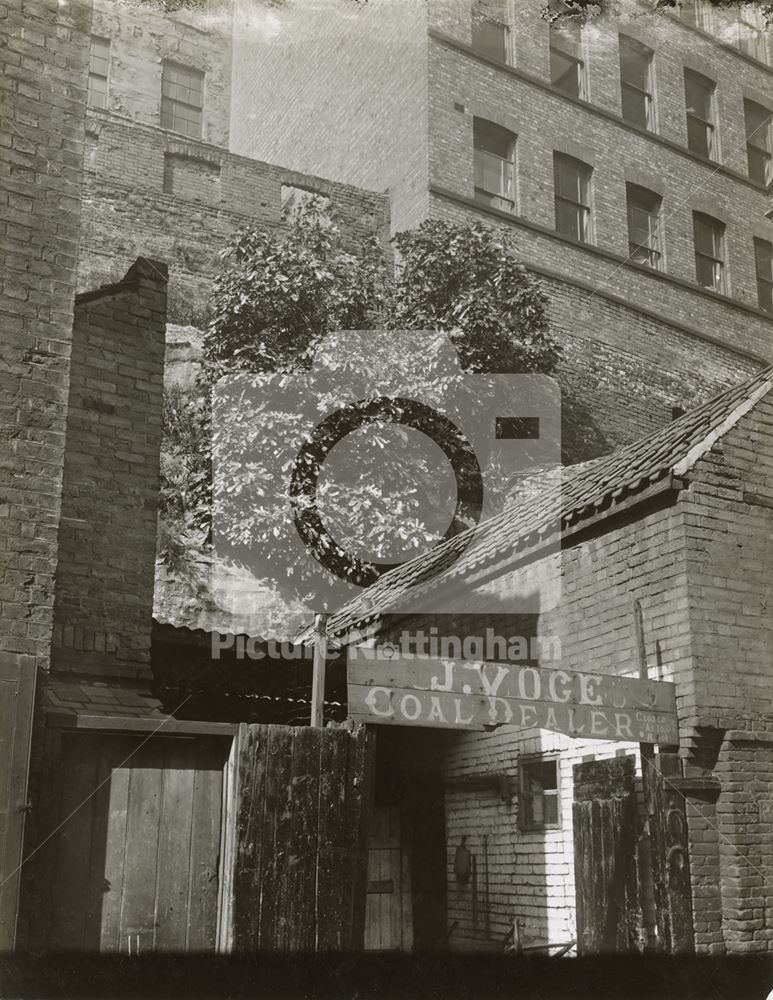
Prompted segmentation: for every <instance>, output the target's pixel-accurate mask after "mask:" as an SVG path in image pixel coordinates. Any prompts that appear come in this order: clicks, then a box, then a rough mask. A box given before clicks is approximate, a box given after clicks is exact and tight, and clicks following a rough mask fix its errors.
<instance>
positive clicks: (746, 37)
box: [736, 5, 768, 63]
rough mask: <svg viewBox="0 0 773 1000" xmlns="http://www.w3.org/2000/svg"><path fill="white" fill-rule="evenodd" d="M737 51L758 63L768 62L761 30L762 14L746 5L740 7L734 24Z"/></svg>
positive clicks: (765, 41) (765, 42)
mask: <svg viewBox="0 0 773 1000" xmlns="http://www.w3.org/2000/svg"><path fill="white" fill-rule="evenodd" d="M736 40H737V44H738V49H739V51H741V52H743V53H744V54H745V55H747V56H751V58H752V59H756V60H757V61H758V62H762V63H767V62H768V51H767V49H768V46H767V39H766V38H765V31H764V28H763V20H762V12H761V11H760V10H755V9H754V7H752V6H750V5H747V6H745V7H742V8H741V10H740V13H739V15H738V21H737V23H736Z"/></svg>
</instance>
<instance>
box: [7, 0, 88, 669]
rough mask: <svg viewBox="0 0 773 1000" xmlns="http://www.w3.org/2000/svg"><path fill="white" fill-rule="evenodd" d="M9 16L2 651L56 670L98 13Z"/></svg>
mask: <svg viewBox="0 0 773 1000" xmlns="http://www.w3.org/2000/svg"><path fill="white" fill-rule="evenodd" d="M5 14H6V16H5V17H4V18H3V20H2V21H0V40H2V56H1V57H0V58H1V59H2V62H3V76H2V87H3V91H4V112H3V115H4V119H5V121H4V126H3V131H2V134H0V170H1V171H2V180H3V185H2V186H3V194H2V196H0V198H2V203H3V221H4V226H3V235H2V251H3V275H2V289H1V292H0V294H1V297H0V309H2V322H3V337H2V357H3V364H2V365H0V390H1V392H2V404H1V405H0V420H2V427H3V440H4V445H3V472H4V476H3V478H4V488H3V496H2V500H0V513H1V515H2V517H1V518H0V525H2V548H3V549H4V550H5V557H4V560H3V575H2V592H1V596H0V601H1V603H0V649H2V651H3V652H2V655H3V656H9V657H11V658H12V659H15V658H19V657H22V658H26V657H32V658H33V660H34V661H35V662H36V663H37V666H38V667H39V668H41V669H47V667H48V663H49V649H50V641H51V627H52V611H51V606H52V602H53V577H54V570H55V568H56V555H57V524H58V516H59V506H60V493H61V479H62V461H63V457H64V437H63V435H64V426H65V416H66V412H67V387H68V377H69V355H70V341H71V334H72V303H73V298H74V295H75V265H76V257H77V253H78V226H79V218H80V199H79V195H80V185H81V178H82V157H83V138H84V133H83V129H84V121H83V119H84V108H85V86H86V59H87V37H88V35H87V33H88V30H89V22H90V10H89V7H88V5H87V4H81V3H76V4H70V5H67V6H61V5H59V4H57V2H56V0H24V2H23V3H18V2H17V3H13V4H11V5H10V6H9V7H7V8H6V11H5ZM54 51H56V53H57V55H56V58H54Z"/></svg>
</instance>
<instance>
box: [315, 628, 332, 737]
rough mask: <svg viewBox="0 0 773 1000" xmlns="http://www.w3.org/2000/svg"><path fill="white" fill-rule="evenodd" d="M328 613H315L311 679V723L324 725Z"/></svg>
mask: <svg viewBox="0 0 773 1000" xmlns="http://www.w3.org/2000/svg"><path fill="white" fill-rule="evenodd" d="M327 619H328V616H327V615H314V673H313V675H312V681H311V724H312V726H322V725H324V715H325V666H326V662H327Z"/></svg>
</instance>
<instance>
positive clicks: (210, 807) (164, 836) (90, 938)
mask: <svg viewBox="0 0 773 1000" xmlns="http://www.w3.org/2000/svg"><path fill="white" fill-rule="evenodd" d="M229 742H230V741H228V740H223V739H221V738H217V737H202V736H198V737H196V738H195V739H186V738H180V737H162V736H152V737H150V738H148V737H143V736H136V735H135V736H117V735H110V734H81V733H78V734H65V735H63V736H62V744H61V758H60V768H59V772H58V773H59V782H60V799H59V805H58V809H57V810H56V813H55V816H56V822H55V829H56V833H55V835H54V836H53V837H52V839H51V841H50V847H49V849H48V852H47V853H48V866H47V871H46V877H47V878H48V893H47V900H46V901H45V904H44V905H45V906H46V914H47V933H46V940H45V944H46V946H47V947H48V948H50V949H53V950H85V951H102V952H122V953H124V954H126V953H129V954H144V953H147V952H149V951H189V952H190V951H213V950H214V948H215V938H216V932H217V919H218V889H219V882H220V842H221V822H222V816H223V775H224V768H225V764H226V761H227V758H228V751H229Z"/></svg>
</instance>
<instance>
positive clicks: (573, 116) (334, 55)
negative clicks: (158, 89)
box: [231, 0, 773, 461]
mask: <svg viewBox="0 0 773 1000" xmlns="http://www.w3.org/2000/svg"><path fill="white" fill-rule="evenodd" d="M710 7H711V5H703V4H701V5H700V9H699V10H698V11H696V10H695V8H694V7H693V6H690V5H687V4H686V5H684V6H681V7H679V8H675V9H674V10H673V11H667V10H654V9H653V6H652V5H650V4H646V3H633V2H631V3H628V4H626V5H622V6H620V5H618V9H619V10H620V11H621V13H620V14H619V15H616V16H611V15H610V16H599V17H597V18H595V19H588V20H587V21H586V23H584V24H583V25H582V26H581V25H580V24H579V23H578V22H577V19H576V18H561V19H558V20H556V21H554V22H552V23H549V21H548V20H547V19H546V18H545V17H543V16H542V14H541V7H540V5H539V4H533V5H530V6H529V5H527V6H526V7H524V6H523V5H519V6H517V5H515V4H512V3H510V2H509V0H491V2H485V3H483V2H481V4H480V5H479V6H477V7H475V8H473V6H472V5H471V4H470V3H467V2H465V0H438V2H434V3H430V4H423V3H418V2H414V0H401V2H400V3H397V4H394V3H393V4H388V5H374V4H357V5H355V4H349V3H343V2H342V3H339V4H324V5H317V6H314V7H313V8H312V9H309V8H308V5H304V4H302V3H289V4H283V5H281V6H274V5H268V4H266V5H263V4H261V3H259V2H257V0H237V2H236V4H235V13H234V23H235V35H234V46H235V47H234V76H233V92H232V128H231V148H232V149H233V150H234V151H236V152H238V153H241V154H245V155H249V156H258V157H261V158H263V159H268V160H273V161H276V162H281V163H285V164H287V165H288V166H291V167H296V168H301V167H303V169H312V170H314V171H315V172H319V173H322V174H324V175H326V176H331V177H336V178H339V179H340V180H343V181H347V182H349V183H355V184H364V185H365V186H367V187H370V188H375V189H377V190H383V189H387V190H388V191H389V194H390V199H391V206H392V222H393V229H394V230H401V229H406V228H410V227H412V226H415V225H417V224H418V223H419V222H421V220H423V219H425V218H438V219H448V220H469V219H479V220H483V221H485V222H487V223H488V224H490V225H492V226H494V227H496V228H500V229H502V230H504V231H506V232H507V233H509V234H510V235H512V236H513V237H514V238H515V240H516V242H517V245H518V247H519V249H520V252H521V254H522V255H523V258H524V260H525V262H526V263H527V264H528V266H529V267H530V268H531V269H532V270H533V271H534V272H535V273H536V274H537V275H539V276H540V277H541V279H542V281H543V283H544V286H545V290H546V292H547V294H548V296H549V298H550V300H551V307H550V319H551V322H552V325H553V329H554V331H555V332H556V333H557V334H558V336H559V339H560V340H561V342H562V343H563V345H564V351H565V354H564V360H563V362H562V365H561V368H560V371H559V378H560V381H561V383H562V388H563V390H564V405H565V407H566V408H567V411H568V412H569V413H571V417H572V419H571V420H570V421H568V422H567V438H569V437H572V438H573V439H572V440H571V441H570V442H569V443H570V449H569V457H570V458H571V459H572V460H574V461H577V460H581V459H583V458H586V457H591V456H593V455H594V454H599V453H603V452H604V451H608V450H609V449H610V448H612V447H615V446H617V445H619V444H622V443H625V442H628V441H631V440H633V439H635V438H636V437H638V436H641V435H642V434H646V433H648V432H649V431H651V430H653V429H655V428H656V427H658V426H661V425H662V424H663V422H664V421H666V420H668V419H670V417H671V414H672V410H673V408H674V407H678V408H680V409H684V408H686V406H687V405H689V404H690V403H691V402H692V401H694V400H695V399H696V398H702V397H705V396H706V395H709V394H711V393H712V392H714V391H717V390H718V389H720V388H722V387H724V386H727V385H729V384H731V383H732V382H733V381H734V380H736V379H738V378H741V377H743V376H744V375H745V374H748V373H751V372H753V371H754V370H756V369H757V368H759V367H760V366H761V365H764V363H767V362H768V361H769V360H770V357H771V355H770V336H771V301H770V288H771V285H770V278H771V272H770V268H771V264H770V248H771V242H773V225H772V224H771V222H770V220H768V219H766V218H765V212H766V211H767V210H768V209H769V207H770V203H769V196H768V193H767V192H766V185H768V186H769V184H770V180H771V175H770V163H771V160H770V152H771V149H773V146H771V132H770V120H769V116H770V112H771V109H772V108H773V101H772V100H771V83H772V82H773V68H772V67H771V56H770V32H769V31H768V32H767V33H766V32H764V31H763V30H762V25H761V23H759V14H758V12H755V11H754V9H753V8H752V7H751V6H749V7H741V8H738V10H737V11H730V12H725V13H724V14H723V13H722V12H721V11H719V10H718V9H714V8H711V9H709V8H710ZM708 29H711V30H708ZM709 66H710V67H711V72H710V74H709V75H710V76H711V79H708V78H707V77H706V76H705V73H706V72H707V71H706V67H709ZM747 135H748V136H749V138H748V139H747ZM341 137H344V138H345V141H344V142H342V141H341ZM578 426H581V428H582V431H581V433H577V431H576V429H577V427H578Z"/></svg>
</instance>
